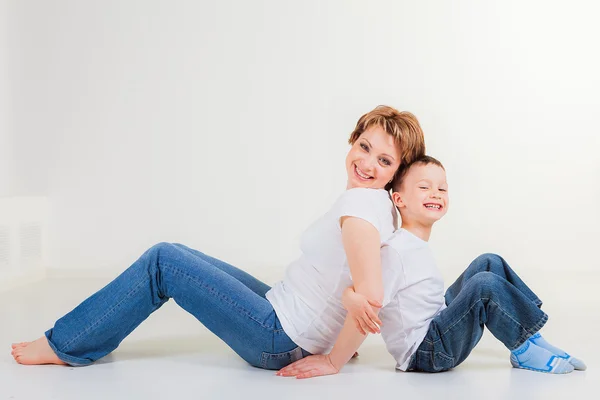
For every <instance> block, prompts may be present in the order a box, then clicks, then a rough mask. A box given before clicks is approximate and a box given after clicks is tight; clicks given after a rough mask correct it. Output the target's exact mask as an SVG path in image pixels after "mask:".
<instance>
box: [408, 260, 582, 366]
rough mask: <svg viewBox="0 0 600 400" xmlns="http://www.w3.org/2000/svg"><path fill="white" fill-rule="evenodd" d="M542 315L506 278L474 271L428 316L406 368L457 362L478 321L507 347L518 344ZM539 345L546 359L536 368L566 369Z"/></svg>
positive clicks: (475, 335)
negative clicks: (422, 336)
mask: <svg viewBox="0 0 600 400" xmlns="http://www.w3.org/2000/svg"><path fill="white" fill-rule="evenodd" d="M547 320H548V316H547V315H546V314H545V313H544V312H543V311H542V310H541V309H540V308H539V307H537V305H536V304H535V303H534V302H533V301H531V299H530V298H529V297H527V296H526V295H525V294H523V292H521V291H520V290H519V289H517V288H516V287H515V286H514V285H512V284H511V283H510V282H508V281H507V280H506V279H504V278H502V277H500V276H498V275H496V274H494V273H492V272H479V273H477V274H475V275H473V276H472V277H471V278H470V279H468V280H467V281H466V283H465V284H464V285H463V287H462V290H461V291H460V292H459V293H458V295H457V296H456V298H454V300H453V301H452V302H451V303H450V305H449V306H448V307H447V308H446V309H444V310H442V311H441V312H440V313H439V314H438V315H437V316H436V317H435V318H434V319H433V321H432V322H431V325H430V327H429V331H428V333H427V336H426V337H425V339H424V340H423V342H422V343H421V345H420V346H419V348H418V350H417V352H416V354H415V356H414V358H413V360H412V362H411V364H410V365H409V369H411V370H420V371H426V372H440V371H445V370H448V369H451V368H453V367H455V366H457V365H459V364H460V363H462V362H463V361H464V360H465V359H466V358H467V356H468V355H469V354H470V353H471V351H472V350H473V348H474V347H475V345H476V344H477V343H478V342H479V340H480V339H481V336H482V335H483V330H484V327H487V328H488V329H489V330H490V332H491V333H492V334H493V335H494V336H495V337H496V338H497V339H498V340H500V341H501V342H502V343H503V344H504V345H505V346H506V347H507V348H508V349H509V350H511V351H513V350H516V349H519V348H521V347H522V345H524V344H525V343H526V342H528V339H529V338H530V337H531V336H532V335H533V334H535V333H536V332H537V331H539V330H540V329H541V328H542V326H544V324H545V323H546V321H547ZM539 350H540V352H541V353H540V354H541V355H543V356H546V357H547V360H546V361H545V363H544V364H543V365H541V366H540V368H537V369H536V370H539V371H543V372H554V373H564V372H570V371H572V367H571V366H570V364H569V363H568V362H566V360H563V359H560V358H557V357H555V356H553V355H552V354H551V353H550V352H548V351H547V350H545V349H542V348H539ZM540 354H538V355H540ZM546 363H549V364H550V365H545V364H546ZM537 366H539V365H537ZM531 369H535V368H531Z"/></svg>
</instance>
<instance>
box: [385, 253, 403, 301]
mask: <svg viewBox="0 0 600 400" xmlns="http://www.w3.org/2000/svg"><path fill="white" fill-rule="evenodd" d="M381 268H382V270H381V273H382V276H383V302H382V305H383V307H385V306H386V305H388V304H389V303H390V302H391V301H392V300H393V299H394V297H395V296H396V294H398V291H399V290H400V289H401V288H402V286H403V284H404V267H403V265H402V259H401V257H400V255H399V254H398V252H397V251H396V250H394V249H393V248H392V247H390V246H383V247H382V248H381Z"/></svg>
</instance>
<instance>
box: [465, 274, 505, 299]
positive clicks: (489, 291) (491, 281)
mask: <svg viewBox="0 0 600 400" xmlns="http://www.w3.org/2000/svg"><path fill="white" fill-rule="evenodd" d="M501 281H502V278H501V277H499V276H498V275H496V274H494V273H493V272H487V271H485V272H478V273H477V274H475V275H473V277H472V278H471V279H469V284H470V285H472V286H473V287H474V288H475V289H476V291H477V292H478V293H480V294H481V295H482V296H486V297H489V296H491V295H493V294H494V293H497V289H498V285H500V284H501Z"/></svg>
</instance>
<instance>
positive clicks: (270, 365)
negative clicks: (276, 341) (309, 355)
mask: <svg viewBox="0 0 600 400" xmlns="http://www.w3.org/2000/svg"><path fill="white" fill-rule="evenodd" d="M302 358H304V355H303V353H302V348H301V347H300V346H298V347H296V348H295V349H293V350H290V351H284V352H283V353H267V352H264V351H263V353H262V355H261V356H260V366H261V368H264V369H273V370H279V369H281V368H283V367H286V366H288V365H290V364H291V363H293V362H295V361H298V360H300V359H302Z"/></svg>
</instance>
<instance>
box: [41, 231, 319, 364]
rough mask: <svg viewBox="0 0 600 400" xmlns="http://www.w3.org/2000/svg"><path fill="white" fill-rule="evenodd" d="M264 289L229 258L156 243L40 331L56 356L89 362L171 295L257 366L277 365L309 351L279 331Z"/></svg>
mask: <svg viewBox="0 0 600 400" xmlns="http://www.w3.org/2000/svg"><path fill="white" fill-rule="evenodd" d="M269 289H270V287H269V286H268V285H266V284H264V283H262V282H261V281H259V280H258V279H255V278H253V277H252V276H250V275H249V274H247V273H245V272H244V271H241V270H239V269H237V268H235V267H233V266H231V265H229V264H227V263H224V262H222V261H219V260H217V259H215V258H212V257H209V256H207V255H205V254H203V253H201V252H199V251H196V250H192V249H190V248H188V247H186V246H183V245H180V244H169V243H159V244H157V245H155V246H153V247H151V248H150V249H149V250H148V251H146V252H145V253H144V254H143V255H142V256H141V257H140V258H139V259H138V260H137V261H136V262H135V263H134V264H133V265H132V266H131V267H129V268H128V269H127V270H125V272H123V273H122V274H121V275H120V276H119V277H117V278H116V279H115V280H113V281H112V282H111V283H109V284H108V285H107V286H106V287H104V288H103V289H101V290H100V291H98V292H96V293H95V294H93V295H92V296H91V297H89V298H88V299H86V300H85V301H84V302H83V303H81V304H80V305H79V306H77V307H76V308H75V309H74V310H73V311H71V312H70V313H68V314H67V315H65V316H64V317H62V318H61V319H59V320H58V321H57V322H56V324H55V325H54V328H52V329H50V330H48V331H47V332H46V337H47V338H48V343H49V344H50V347H52V349H53V350H54V351H55V352H56V354H57V355H58V357H59V358H60V359H61V360H62V361H64V362H66V363H68V364H70V365H74V366H81V365H87V364H90V363H92V362H94V361H96V360H98V359H99V358H101V357H104V356H105V355H107V354H108V353H110V352H111V351H113V350H114V349H116V348H117V346H118V345H119V343H121V341H122V340H123V339H124V338H125V337H126V336H127V335H129V333H131V332H132V331H133V330H134V329H135V328H136V327H137V326H138V325H139V324H140V323H141V322H142V321H144V320H145V319H146V318H148V316H149V315H150V314H151V313H152V312H154V311H156V310H158V309H159V308H160V307H161V306H162V305H163V304H164V303H165V302H166V301H168V300H169V299H170V298H173V300H175V302H176V303H177V304H179V305H180V306H181V307H182V308H183V309H185V310H186V311H187V312H189V313H190V314H192V315H194V316H195V317H196V318H197V319H198V320H199V321H200V322H201V323H202V324H204V326H206V327H207V328H208V329H210V330H211V331H212V332H213V333H214V334H216V335H217V336H218V337H219V338H221V339H222V340H223V341H224V342H225V343H227V344H228V345H229V347H231V348H232V349H233V350H234V351H235V352H236V353H237V354H239V355H240V356H241V357H242V358H243V359H244V360H246V361H247V362H248V363H250V364H251V365H253V366H255V367H260V368H265V369H280V368H283V367H285V366H286V365H288V364H290V363H292V362H294V361H296V360H299V359H301V358H303V357H305V356H306V355H308V354H310V353H308V352H306V351H304V350H303V349H301V348H300V347H298V345H297V344H295V343H294V342H293V341H292V340H291V339H290V338H289V337H288V336H287V335H286V333H285V332H284V331H283V329H282V327H281V324H280V323H279V319H278V318H277V315H275V311H274V310H273V307H272V306H271V303H269V301H268V300H267V299H266V298H265V293H266V292H267V291H268V290H269Z"/></svg>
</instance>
